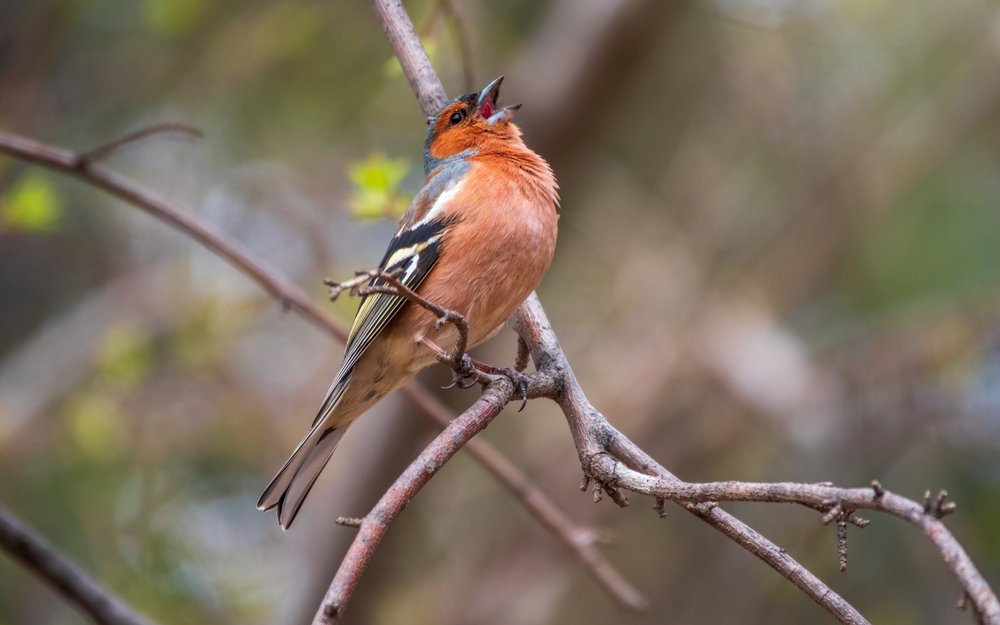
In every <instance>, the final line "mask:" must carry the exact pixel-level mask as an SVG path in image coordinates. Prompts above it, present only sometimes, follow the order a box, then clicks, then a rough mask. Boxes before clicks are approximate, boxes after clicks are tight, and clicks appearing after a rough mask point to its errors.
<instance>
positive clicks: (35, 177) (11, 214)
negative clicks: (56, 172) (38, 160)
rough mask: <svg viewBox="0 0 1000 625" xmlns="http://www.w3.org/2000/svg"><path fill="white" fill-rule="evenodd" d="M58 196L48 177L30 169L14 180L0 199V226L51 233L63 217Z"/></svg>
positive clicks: (14, 229) (21, 230) (22, 230)
mask: <svg viewBox="0 0 1000 625" xmlns="http://www.w3.org/2000/svg"><path fill="white" fill-rule="evenodd" d="M62 210H63V209H62V205H61V203H60V199H59V195H58V194H57V193H56V191H55V189H53V188H52V184H51V182H50V181H49V177H48V176H47V175H45V174H41V173H38V172H29V173H27V174H25V175H23V176H21V177H19V179H18V180H17V182H16V183H14V185H13V186H12V187H11V189H10V190H9V191H7V193H6V194H5V195H4V197H2V198H0V219H2V222H0V223H2V224H3V228H6V229H9V230H13V231H20V232H37V233H43V232H52V231H53V230H55V229H56V228H58V227H59V220H60V219H61V217H62Z"/></svg>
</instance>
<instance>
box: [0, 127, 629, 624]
mask: <svg viewBox="0 0 1000 625" xmlns="http://www.w3.org/2000/svg"><path fill="white" fill-rule="evenodd" d="M0 152H3V153H6V154H8V155H10V156H13V157H15V158H18V159H20V160H23V161H26V162H29V163H34V164H36V165H40V166H42V167H46V168H48V169H52V170H54V171H58V172H61V173H65V174H69V175H71V176H75V177H77V178H79V179H80V180H82V181H83V182H85V183H87V184H90V185H92V186H94V187H97V188H99V189H101V190H103V191H106V192H107V193H109V194H110V195H113V196H114V197H117V198H119V199H121V200H123V201H125V202H126V203H128V204H130V205H132V206H134V207H136V208H138V209H139V210H142V211H143V212H146V213H148V214H149V215H151V216H152V217H154V218H156V219H159V220H160V221H162V222H164V223H166V224H167V225H169V226H172V227H173V228H176V229H177V230H179V231H180V232H182V233H183V234H185V235H187V236H189V237H191V238H192V239H194V240H195V241H197V242H198V243H200V244H201V245H202V246H204V247H205V248H206V249H207V250H209V251H210V252H212V253H213V254H215V255H217V256H219V257H220V258H222V259H223V260H225V261H226V262H228V263H229V264H230V265H232V266H233V267H234V268H235V269H236V270H237V271H239V272H241V273H243V274H244V275H245V276H247V277H248V278H249V279H250V280H251V281H252V282H254V283H255V284H257V285H258V286H260V287H261V288H262V289H263V290H264V291H265V292H266V293H267V294H268V295H270V296H271V297H273V298H275V299H276V300H278V301H279V302H280V303H281V305H282V307H283V308H285V309H286V310H289V311H291V312H294V313H297V314H298V315H300V316H301V317H303V318H304V319H306V320H307V321H309V322H310V323H312V324H313V325H314V326H316V327H317V328H319V329H320V330H322V331H324V332H326V333H327V334H329V335H331V336H333V337H334V338H335V339H337V340H338V341H340V342H344V341H346V340H347V335H348V331H347V328H345V327H343V326H342V325H341V324H339V323H337V322H336V321H334V320H333V319H332V318H331V317H330V316H329V315H327V314H326V312H325V311H324V310H323V309H322V308H321V307H319V306H318V305H317V304H315V303H314V302H313V301H312V299H310V297H309V296H308V295H307V294H306V293H305V292H304V291H302V289H300V288H298V287H297V286H295V285H294V284H293V283H292V282H291V281H290V280H288V279H287V278H285V277H284V276H283V275H282V274H281V273H279V272H278V271H276V270H275V269H273V268H270V267H268V266H266V265H264V264H263V263H261V262H260V261H258V260H256V259H255V258H254V257H253V256H251V254H250V252H249V251H247V250H246V249H245V248H243V247H242V246H241V245H240V244H238V243H237V242H235V241H233V240H232V239H230V238H229V237H227V236H226V235H224V234H222V233H220V232H218V231H216V230H215V229H214V228H212V227H211V226H209V225H208V224H206V223H204V222H202V221H201V220H199V219H198V218H197V217H194V216H193V215H191V214H189V213H187V212H186V211H184V210H182V209H180V208H178V207H176V206H174V205H173V204H171V203H169V202H167V201H166V200H165V199H163V198H162V197H160V196H159V195H157V194H156V193H154V192H152V191H150V190H149V189H146V188H145V187H142V186H140V185H138V184H136V183H135V182H132V181H131V180H129V179H128V178H125V177H124V176H120V175H118V174H115V173H112V172H109V171H107V170H105V169H103V168H101V167H100V166H98V165H88V166H84V167H81V166H80V165H79V158H78V157H77V155H76V154H75V153H73V152H71V151H69V150H66V149H64V148H59V147H55V146H51V145H46V144H44V143H41V142H38V141H35V140H33V139H29V138H27V137H21V136H18V135H14V134H10V133H4V132H0ZM402 390H403V393H404V394H406V396H407V397H408V398H409V399H410V401H411V402H413V403H414V405H416V406H417V407H418V408H419V409H420V412H421V414H423V415H424V416H426V417H427V418H428V419H430V420H431V421H433V422H434V423H435V424H437V425H438V426H439V427H441V428H445V427H447V426H448V424H449V423H451V421H452V419H453V418H454V413H453V412H452V411H451V410H450V409H448V408H447V407H446V406H445V405H444V404H443V403H442V402H441V400H439V399H438V398H437V397H435V396H434V395H432V394H431V393H430V391H428V390H427V389H426V388H424V387H423V386H421V385H420V384H418V383H416V382H412V383H410V384H407V385H406V386H404V387H403V389H402ZM465 449H466V451H467V452H468V453H469V455H471V456H472V457H473V458H474V459H475V460H476V461H477V462H479V463H480V464H481V465H482V466H483V467H484V468H485V469H486V470H487V472H488V473H489V474H490V475H492V476H493V477H494V478H496V479H497V480H498V481H499V482H500V483H501V484H502V485H503V486H504V488H506V489H507V491H509V492H510V493H511V494H512V495H513V496H514V497H515V500H516V501H518V502H519V503H520V504H521V505H523V506H524V507H525V508H526V509H527V510H528V511H529V512H530V513H531V514H532V516H534V517H535V518H537V519H538V520H539V521H541V523H542V524H543V525H544V526H545V527H546V528H547V529H548V530H549V531H550V532H551V533H552V535H553V536H554V537H555V538H556V539H557V540H559V541H560V542H561V543H562V544H563V545H565V546H566V547H567V549H569V551H570V553H571V554H573V555H574V556H576V557H577V558H578V559H579V561H580V562H581V564H583V565H584V567H585V568H586V570H587V571H588V572H589V573H591V574H592V575H593V576H594V578H595V579H596V580H597V581H598V583H599V584H601V586H602V587H603V588H604V589H605V590H606V591H607V592H608V593H609V594H610V595H611V596H612V597H613V598H614V599H615V601H617V602H618V603H619V604H620V605H622V606H623V607H626V608H630V609H634V608H635V607H636V606H637V605H640V604H641V603H642V602H643V601H644V599H643V598H642V597H641V595H639V593H638V591H636V590H635V588H634V587H633V586H632V585H631V584H629V583H628V582H627V581H626V580H625V579H624V577H622V576H621V574H620V573H618V572H617V571H616V570H615V569H614V567H612V566H611V564H610V563H609V562H608V561H607V560H606V559H605V558H604V557H603V556H602V555H601V554H600V552H599V551H598V550H597V549H596V548H595V547H594V546H593V545H589V544H580V542H579V541H577V540H576V538H575V537H576V536H578V535H579V534H580V533H581V532H586V531H587V530H586V529H585V528H582V527H579V526H577V525H576V524H575V523H574V522H573V521H571V520H570V519H569V518H568V517H567V516H566V515H565V513H563V511H562V510H560V509H559V507H558V506H556V505H555V503H553V502H552V500H551V499H550V498H549V497H548V496H546V495H545V494H544V493H543V492H542V491H541V490H540V489H539V488H537V487H536V486H535V485H534V484H533V483H532V480H531V478H529V477H528V476H527V475H526V474H525V473H524V472H523V471H522V470H521V469H519V468H518V467H517V466H515V465H514V464H513V463H512V462H511V461H510V460H508V459H507V457H506V456H504V455H503V454H501V453H500V452H499V451H497V450H496V448H494V447H493V446H492V445H490V444H489V443H487V442H485V441H481V440H472V441H469V444H468V445H466V446H465ZM637 597H638V600H637V599H636V598H637Z"/></svg>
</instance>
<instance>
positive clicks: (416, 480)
mask: <svg viewBox="0 0 1000 625" xmlns="http://www.w3.org/2000/svg"><path fill="white" fill-rule="evenodd" d="M513 392H514V388H513V385H512V384H511V383H510V382H509V381H507V380H504V379H499V380H496V381H494V382H492V383H491V384H490V386H489V387H487V389H486V392H484V393H483V396H482V397H480V398H479V400H478V401H476V403H474V404H472V406H470V407H469V409H468V410H466V411H465V412H463V413H462V414H461V415H459V416H458V417H457V418H456V419H455V420H454V421H452V422H451V423H450V424H449V425H448V427H446V428H445V429H444V430H443V431H442V432H441V433H440V434H438V436H437V437H436V438H435V439H434V440H433V441H431V443H430V444H429V445H428V446H427V447H426V448H425V449H424V450H423V451H422V452H421V453H420V455H419V456H417V458H416V459H415V460H414V461H413V462H412V463H411V464H410V466H409V467H407V469H406V470H405V471H404V472H403V474H402V475H400V476H399V478H398V479H397V480H396V481H395V482H394V483H393V485H392V486H390V487H389V490H387V491H386V492H385V494H384V495H382V498H381V499H379V500H378V503H376V504H375V507H374V508H372V510H371V512H369V513H368V514H367V515H365V516H364V517H363V518H362V519H361V522H360V525H359V528H358V535H357V536H356V537H355V538H354V542H352V543H351V546H350V548H349V549H348V550H347V554H346V555H345V556H344V559H343V560H342V561H341V563H340V567H339V568H338V569H337V574H336V575H335V576H334V578H333V581H331V582H330V588H329V589H328V590H327V592H326V596H325V597H324V598H323V603H322V604H320V608H319V611H318V612H317V613H316V617H315V618H314V619H313V623H314V625H327V624H329V623H337V622H339V621H340V618H341V617H342V616H343V614H344V608H345V607H346V605H347V601H348V600H349V599H350V597H351V595H352V594H353V593H354V590H355V588H357V586H358V582H359V581H360V579H361V575H362V573H364V571H365V568H366V566H367V565H368V562H369V560H371V557H372V555H373V554H374V553H375V550H376V549H377V548H378V546H379V543H381V542H382V539H383V538H384V537H385V535H386V532H388V530H389V525H390V524H391V523H392V522H393V521H394V520H396V517H398V516H399V513H400V512H402V511H403V508H405V507H406V505H407V504H408V503H410V501H412V500H413V497H414V496H415V495H416V494H417V491H419V490H420V489H421V488H422V487H423V486H424V485H425V484H427V482H429V481H430V479H431V478H432V477H434V475H436V474H437V472H438V471H439V470H440V469H441V467H443V466H444V464H445V463H446V462H448V460H450V459H451V458H452V457H453V456H454V455H455V454H456V453H458V450H459V449H461V448H462V446H463V445H465V444H466V443H467V442H469V441H470V440H471V439H472V437H473V436H475V435H476V434H478V433H479V432H481V431H483V429H485V428H486V426H487V425H489V424H490V422H491V421H493V418H494V417H496V416H497V415H498V414H500V411H501V410H502V409H503V407H504V406H505V405H506V404H507V402H508V401H509V400H510V397H511V395H512V394H513Z"/></svg>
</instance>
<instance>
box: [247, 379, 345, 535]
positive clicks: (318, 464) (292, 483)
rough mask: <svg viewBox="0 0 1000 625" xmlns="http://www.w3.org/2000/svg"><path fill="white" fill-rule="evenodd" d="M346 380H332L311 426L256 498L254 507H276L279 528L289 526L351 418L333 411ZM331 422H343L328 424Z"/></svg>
mask: <svg viewBox="0 0 1000 625" xmlns="http://www.w3.org/2000/svg"><path fill="white" fill-rule="evenodd" d="M348 381H349V375H348V376H338V379H337V380H335V381H334V384H333V385H332V386H331V387H330V391H329V392H328V393H327V397H326V400H324V402H323V406H322V407H321V408H320V411H319V414H317V415H316V420H315V421H314V422H313V427H312V429H310V430H309V433H308V434H306V437H305V438H304V439H302V442H301V443H299V446H298V447H296V448H295V451H294V452H292V455H291V457H290V458H289V459H288V460H287V461H286V462H285V464H284V465H283V466H282V467H281V469H280V470H279V471H278V473H277V474H276V475H275V476H274V478H273V479H272V480H271V483H270V484H268V485H267V488H265V489H264V492H263V493H261V496H260V499H258V500H257V509H258V510H270V509H271V508H274V507H277V508H278V524H279V525H281V529H285V530H287V529H288V528H289V527H291V525H292V521H294V520H295V515H297V514H298V512H299V508H301V507H302V503H303V502H304V501H305V500H306V495H308V494H309V491H310V490H311V489H312V487H313V484H314V483H315V482H316V478H318V477H319V474H320V472H321V471H322V470H323V467H325V466H326V463H327V462H329V461H330V457H331V456H332V455H333V452H334V451H335V450H336V449H337V444H338V443H340V439H341V438H343V436H344V434H345V433H346V432H347V426H348V425H349V424H350V421H351V419H345V418H344V417H345V415H343V414H338V415H336V417H335V415H334V413H335V411H336V409H337V407H338V404H339V403H340V399H341V398H342V397H343V395H344V391H345V390H346V388H347V383H348ZM341 412H342V411H341ZM332 423H341V424H343V425H339V426H338V425H332Z"/></svg>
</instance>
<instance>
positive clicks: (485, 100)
mask: <svg viewBox="0 0 1000 625" xmlns="http://www.w3.org/2000/svg"><path fill="white" fill-rule="evenodd" d="M502 83H503V76H500V77H499V78H497V79H496V80H494V81H493V82H491V83H490V84H488V85H486V86H485V87H483V90H482V91H480V92H479V100H477V101H476V106H477V107H478V108H479V112H480V113H482V115H483V117H486V118H489V117H490V116H491V115H493V113H494V112H495V111H496V110H497V99H499V98H500V85H501V84H502Z"/></svg>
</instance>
